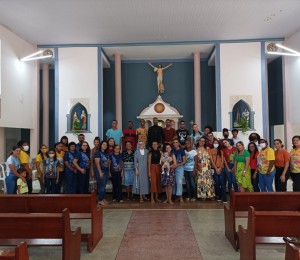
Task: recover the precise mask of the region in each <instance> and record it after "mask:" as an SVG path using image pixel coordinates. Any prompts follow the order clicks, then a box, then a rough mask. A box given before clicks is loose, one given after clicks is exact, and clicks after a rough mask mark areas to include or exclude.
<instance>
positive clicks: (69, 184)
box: [65, 169, 78, 194]
mask: <svg viewBox="0 0 300 260" xmlns="http://www.w3.org/2000/svg"><path fill="white" fill-rule="evenodd" d="M76 174H78V173H74V172H72V171H70V170H69V169H66V171H65V181H66V190H65V193H66V194H76Z"/></svg>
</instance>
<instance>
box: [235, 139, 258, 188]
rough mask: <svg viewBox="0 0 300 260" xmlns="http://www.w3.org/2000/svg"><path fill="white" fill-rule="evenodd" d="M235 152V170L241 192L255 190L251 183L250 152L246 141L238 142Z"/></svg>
mask: <svg viewBox="0 0 300 260" xmlns="http://www.w3.org/2000/svg"><path fill="white" fill-rule="evenodd" d="M236 149H237V150H236V151H235V154H234V172H235V174H236V179H237V182H238V185H239V188H240V191H241V192H244V191H253V187H252V183H251V170H250V153H249V152H248V151H247V150H246V149H245V146H244V143H243V142H241V141H239V142H237V143H236Z"/></svg>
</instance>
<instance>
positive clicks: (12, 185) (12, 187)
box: [5, 174, 18, 194]
mask: <svg viewBox="0 0 300 260" xmlns="http://www.w3.org/2000/svg"><path fill="white" fill-rule="evenodd" d="M17 180H18V177H16V176H15V175H13V174H9V175H8V176H6V178H5V183H6V193H7V194H16V193H17Z"/></svg>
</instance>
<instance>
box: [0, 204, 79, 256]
mask: <svg viewBox="0 0 300 260" xmlns="http://www.w3.org/2000/svg"><path fill="white" fill-rule="evenodd" d="M0 230H1V232H0V245H1V246H12V245H17V244H18V243H20V242H21V241H25V242H27V244H28V245H30V246H31V245H32V246H37V245H51V246H56V245H61V246H62V252H63V255H62V259H63V260H70V259H72V260H80V235H81V229H80V227H79V228H77V229H76V230H75V231H74V232H72V231H71V224H70V215H69V210H68V209H64V210H63V211H62V213H51V214H49V213H39V214H27V213H0Z"/></svg>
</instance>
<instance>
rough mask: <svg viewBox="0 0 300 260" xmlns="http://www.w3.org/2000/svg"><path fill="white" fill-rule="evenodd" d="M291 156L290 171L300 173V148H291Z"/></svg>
mask: <svg viewBox="0 0 300 260" xmlns="http://www.w3.org/2000/svg"><path fill="white" fill-rule="evenodd" d="M290 156H291V166H290V167H291V172H292V173H300V149H299V148H298V149H292V150H291V152H290Z"/></svg>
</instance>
